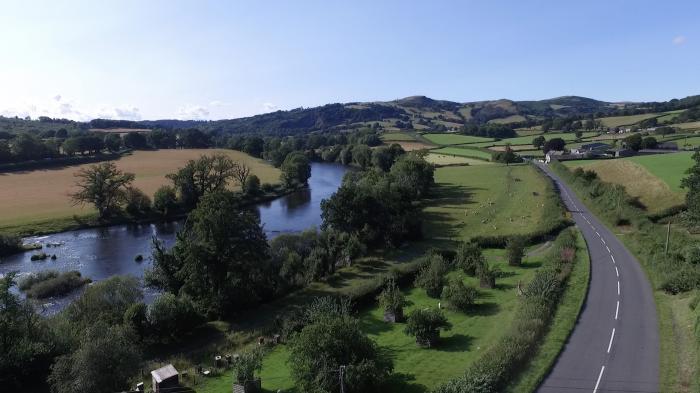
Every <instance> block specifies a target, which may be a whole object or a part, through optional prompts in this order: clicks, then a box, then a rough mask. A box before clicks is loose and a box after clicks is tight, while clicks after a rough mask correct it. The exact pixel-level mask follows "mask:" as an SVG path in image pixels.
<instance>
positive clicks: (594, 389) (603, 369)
mask: <svg viewBox="0 0 700 393" xmlns="http://www.w3.org/2000/svg"><path fill="white" fill-rule="evenodd" d="M603 371H605V366H602V367H601V368H600V374H598V381H597V382H596V383H595V388H593V393H596V392H597V391H598V385H600V379H601V378H603Z"/></svg>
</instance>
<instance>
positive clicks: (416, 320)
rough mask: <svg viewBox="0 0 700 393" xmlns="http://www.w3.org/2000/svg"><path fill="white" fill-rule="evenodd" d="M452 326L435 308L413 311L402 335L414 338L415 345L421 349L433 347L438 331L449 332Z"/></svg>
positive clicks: (438, 336) (437, 337)
mask: <svg viewBox="0 0 700 393" xmlns="http://www.w3.org/2000/svg"><path fill="white" fill-rule="evenodd" d="M450 329H452V324H451V323H450V322H449V321H448V320H447V317H445V314H444V313H443V312H442V311H440V310H438V309H435V308H427V309H418V310H415V311H413V312H412V313H411V314H410V315H409V316H408V320H407V321H406V328H405V329H404V333H406V334H408V335H409V336H414V337H416V344H418V345H420V346H421V347H427V348H430V347H433V346H435V345H436V344H437V341H438V339H439V338H440V330H450Z"/></svg>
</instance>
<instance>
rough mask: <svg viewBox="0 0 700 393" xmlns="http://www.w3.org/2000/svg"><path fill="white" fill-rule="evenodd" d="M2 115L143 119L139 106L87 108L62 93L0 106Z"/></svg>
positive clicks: (74, 118)
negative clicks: (67, 98)
mask: <svg viewBox="0 0 700 393" xmlns="http://www.w3.org/2000/svg"><path fill="white" fill-rule="evenodd" d="M0 115H2V116H10V117H12V116H19V117H26V116H30V117H31V118H32V119H36V118H38V117H39V116H48V117H51V118H56V119H70V120H77V121H88V120H92V119H95V118H98V117H99V118H104V119H115V120H141V112H140V110H139V108H136V107H134V106H123V107H103V108H101V109H99V110H97V111H95V110H94V109H92V110H91V109H89V108H85V107H83V106H82V105H79V104H77V103H75V102H73V101H71V100H66V99H65V98H64V97H63V96H61V95H60V94H57V95H55V96H53V97H44V98H41V99H36V100H35V101H32V102H24V103H19V104H18V105H17V106H14V107H10V108H0Z"/></svg>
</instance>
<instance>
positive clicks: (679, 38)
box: [672, 35, 686, 46]
mask: <svg viewBox="0 0 700 393" xmlns="http://www.w3.org/2000/svg"><path fill="white" fill-rule="evenodd" d="M685 41H686V39H685V36H684V35H679V36H676V37H673V41H672V42H673V45H676V46H678V45H683V44H685Z"/></svg>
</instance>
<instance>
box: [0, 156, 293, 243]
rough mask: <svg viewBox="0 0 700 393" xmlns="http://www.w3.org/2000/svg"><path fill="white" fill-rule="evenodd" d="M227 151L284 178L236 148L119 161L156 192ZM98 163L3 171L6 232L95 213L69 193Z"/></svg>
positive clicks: (0, 223)
mask: <svg viewBox="0 0 700 393" xmlns="http://www.w3.org/2000/svg"><path fill="white" fill-rule="evenodd" d="M214 153H223V154H226V155H228V156H229V157H231V158H233V159H235V160H239V161H243V162H245V163H246V164H248V165H249V166H250V167H251V168H252V173H254V174H256V175H257V176H258V177H260V180H261V181H262V182H269V183H273V182H278V181H279V174H280V172H279V170H278V169H276V168H274V167H272V166H271V165H269V164H268V163H266V162H264V161H262V160H258V159H256V158H253V157H251V156H249V155H247V154H245V153H241V152H238V151H234V150H215V149H178V150H174V149H172V150H157V151H135V152H134V153H133V154H131V155H128V156H125V157H122V158H120V159H118V160H115V161H114V162H115V164H116V165H117V167H118V168H119V169H121V170H123V171H126V172H131V173H134V174H135V175H136V179H135V181H134V186H136V187H138V188H140V189H141V190H142V191H144V192H145V193H146V194H147V195H149V196H152V195H153V193H154V192H155V191H156V190H157V189H158V187H160V186H162V185H164V184H169V183H170V181H169V180H167V179H166V178H165V175H166V174H168V173H171V172H174V171H175V170H177V169H178V168H180V167H182V166H184V165H185V164H186V163H187V161H188V160H191V159H196V158H197V157H199V156H200V155H202V154H214ZM90 165H93V164H83V165H74V166H68V167H59V168H51V169H38V170H32V171H22V172H11V173H0V189H2V190H3V192H2V193H0V230H2V229H5V230H12V231H16V229H17V228H18V227H21V226H28V225H34V224H38V223H47V222H51V221H57V222H59V221H67V220H68V221H70V220H72V217H73V215H78V216H84V215H90V214H94V211H93V209H92V207H89V206H86V207H81V206H73V205H72V204H71V200H70V196H69V194H70V193H71V192H73V191H74V190H75V180H76V179H75V177H74V176H73V175H74V174H75V173H76V172H78V171H79V170H80V169H82V168H85V167H88V166H90Z"/></svg>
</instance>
